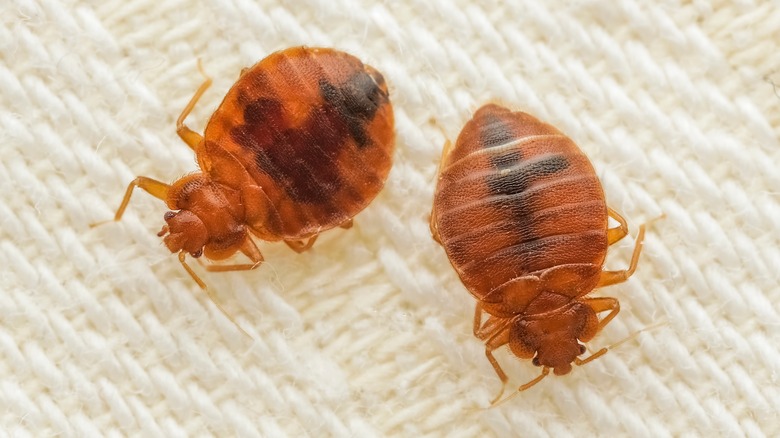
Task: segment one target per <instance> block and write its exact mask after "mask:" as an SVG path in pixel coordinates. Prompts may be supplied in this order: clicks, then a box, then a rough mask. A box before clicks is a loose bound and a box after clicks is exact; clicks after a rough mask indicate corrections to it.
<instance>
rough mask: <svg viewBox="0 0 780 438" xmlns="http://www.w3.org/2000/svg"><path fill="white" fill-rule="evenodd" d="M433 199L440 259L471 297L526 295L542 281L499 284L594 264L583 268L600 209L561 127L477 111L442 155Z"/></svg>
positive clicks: (492, 108)
mask: <svg viewBox="0 0 780 438" xmlns="http://www.w3.org/2000/svg"><path fill="white" fill-rule="evenodd" d="M434 206H435V209H434V211H435V217H434V220H435V222H436V225H437V228H438V232H439V235H440V238H441V242H442V245H443V246H444V248H445V250H446V252H447V255H448V256H449V258H450V261H451V262H452V264H453V266H454V267H455V269H456V271H457V272H458V274H459V275H460V278H461V280H462V281H463V283H464V284H465V285H466V287H467V288H468V289H469V290H470V291H471V293H472V294H473V295H474V296H475V297H476V298H478V299H481V300H482V299H486V298H488V300H489V301H496V302H497V301H502V300H503V301H507V300H506V299H503V298H502V299H499V298H497V296H496V295H495V294H501V293H521V294H522V293H526V294H533V295H534V296H535V295H538V294H539V293H540V292H541V291H543V290H544V284H542V287H541V288H539V289H529V288H526V289H522V288H521V289H519V290H518V289H517V288H508V286H507V285H510V284H512V283H513V280H515V284H516V283H517V281H516V280H517V279H518V278H520V277H524V276H528V275H533V276H537V277H538V276H540V275H542V273H544V272H545V271H546V270H549V269H550V268H554V267H560V266H562V265H570V264H578V265H581V266H582V265H592V266H597V267H598V269H596V270H590V269H589V270H588V274H585V275H588V276H593V274H591V273H590V272H597V271H598V270H599V269H600V267H601V265H602V264H603V262H604V257H605V254H606V247H607V241H606V230H607V209H606V204H605V201H604V193H603V190H602V188H601V184H600V182H599V181H598V179H597V177H596V174H595V171H594V170H593V167H592V165H591V164H590V162H589V161H588V159H587V157H585V155H584V154H583V153H582V152H581V151H580V150H579V149H578V148H577V146H576V145H575V144H574V143H573V142H572V141H571V140H570V139H569V138H568V137H566V136H564V135H563V134H561V133H560V132H559V131H558V130H557V129H555V128H553V127H552V126H550V125H547V124H545V123H542V122H540V121H539V120H537V119H536V118H534V117H532V116H530V115H528V114H525V113H521V112H515V113H513V112H510V111H509V110H507V109H505V108H502V107H499V106H497V105H487V106H484V107H482V108H481V109H480V110H478V111H477V113H476V114H475V115H474V117H473V118H472V119H471V120H470V121H469V122H468V123H467V124H466V126H465V127H464V128H463V131H462V132H461V134H460V136H459V137H458V140H457V142H456V144H455V146H454V147H453V149H452V150H451V152H450V153H449V155H448V157H446V158H445V159H444V161H443V162H442V168H441V170H440V179H439V183H438V188H437V193H436V198H435V201H434ZM559 269H560V268H559ZM578 272H582V270H581V269H580V271H578ZM572 275H583V274H579V273H578V274H572ZM589 280H593V279H592V278H591V279H589ZM590 287H591V288H592V286H590ZM510 289H511V290H510ZM556 293H559V292H557V291H556ZM534 296H526V297H515V298H512V300H511V301H517V302H523V303H528V302H530V301H532V300H533V298H534Z"/></svg>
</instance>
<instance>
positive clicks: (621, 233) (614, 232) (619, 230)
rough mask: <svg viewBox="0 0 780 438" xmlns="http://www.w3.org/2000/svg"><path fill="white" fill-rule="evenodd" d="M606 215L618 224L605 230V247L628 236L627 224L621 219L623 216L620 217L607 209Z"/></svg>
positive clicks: (610, 209)
mask: <svg viewBox="0 0 780 438" xmlns="http://www.w3.org/2000/svg"><path fill="white" fill-rule="evenodd" d="M607 213H608V214H609V217H611V218H612V219H615V220H616V221H618V223H619V224H620V225H619V226H617V227H615V228H610V229H608V230H607V245H612V244H613V243H615V242H617V241H618V240H620V239H622V238H624V237H626V235H627V234H628V224H627V223H626V220H625V218H623V216H621V215H620V214H619V213H618V212H616V211H615V210H613V209H612V208H610V207H607Z"/></svg>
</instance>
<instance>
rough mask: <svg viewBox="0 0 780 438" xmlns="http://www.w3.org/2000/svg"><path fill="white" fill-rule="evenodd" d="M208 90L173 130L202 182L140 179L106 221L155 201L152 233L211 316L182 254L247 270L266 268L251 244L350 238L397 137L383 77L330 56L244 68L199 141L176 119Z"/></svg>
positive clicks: (302, 246) (306, 51)
mask: <svg viewBox="0 0 780 438" xmlns="http://www.w3.org/2000/svg"><path fill="white" fill-rule="evenodd" d="M210 85H211V80H210V79H208V78H207V79H206V81H205V82H204V83H203V84H202V85H201V86H200V88H199V89H198V90H197V92H196V93H195V96H194V97H193V98H192V99H191V100H190V102H189V104H187V106H186V108H185V109H184V111H183V112H182V113H181V115H180V116H179V119H178V120H177V123H176V131H177V133H178V134H179V136H180V137H181V138H182V140H184V142H185V143H187V145H188V146H189V147H190V148H192V150H193V151H194V152H195V155H196V156H197V160H198V164H199V166H200V172H195V173H191V174H189V175H186V176H184V177H183V178H181V179H179V180H177V181H175V182H174V183H173V184H170V185H169V184H166V183H164V182H160V181H156V180H154V179H151V178H147V177H143V176H139V177H137V178H136V179H135V180H133V181H132V182H131V183H130V185H129V186H128V187H127V191H126V193H125V197H124V199H123V200H122V204H121V205H120V207H119V209H118V210H117V212H116V215H115V217H114V220H119V219H120V218H121V217H122V214H123V213H124V211H125V208H126V207H127V204H128V202H129V200H130V196H131V194H132V192H133V189H134V188H135V187H139V188H141V189H143V190H145V191H146V192H148V193H150V194H151V195H153V196H154V197H156V198H159V199H161V200H163V201H164V202H165V203H166V204H167V206H168V208H169V209H170V211H168V212H167V213H165V216H164V219H165V222H166V224H165V225H164V226H163V228H162V231H160V233H159V235H160V236H161V237H162V238H163V241H164V242H165V245H166V246H167V247H168V249H169V250H170V251H171V252H173V253H178V256H179V260H180V262H181V264H182V265H183V266H184V268H185V269H186V270H187V272H189V274H190V275H191V276H192V278H193V279H194V280H195V281H196V282H197V283H198V284H199V285H200V286H201V287H202V288H203V289H205V290H206V291H207V293H208V294H209V297H210V298H211V299H212V301H214V303H215V304H217V305H218V306H219V304H218V303H217V301H216V299H215V297H214V296H213V295H212V294H211V293H210V292H209V291H208V289H207V288H206V285H205V283H204V282H203V281H202V280H201V279H200V278H198V276H197V275H196V274H195V273H194V272H193V271H192V269H191V268H190V267H189V266H188V265H187V263H186V262H185V257H186V255H188V254H189V255H190V256H192V257H195V258H198V257H201V256H204V257H205V258H207V259H211V260H224V259H226V258H228V257H230V256H232V255H233V254H235V253H236V252H241V253H243V254H244V255H245V256H246V257H248V258H249V261H250V263H247V264H232V265H220V264H207V265H206V269H207V270H209V271H231V270H245V269H253V268H255V267H257V266H258V265H260V263H261V262H262V261H263V256H262V255H261V253H260V251H259V249H258V248H257V246H256V245H255V243H254V240H253V237H256V238H259V239H262V240H267V241H279V240H282V241H284V242H285V243H286V244H287V245H289V246H290V247H291V248H292V249H294V250H295V251H297V252H302V251H305V250H307V249H309V248H310V247H311V246H312V244H313V243H314V240H315V239H316V238H317V236H318V235H319V234H320V233H321V232H323V231H325V230H328V229H330V228H334V227H337V226H341V227H343V228H348V227H349V226H351V224H352V218H353V217H354V216H355V215H356V214H357V213H358V212H360V211H361V210H363V209H364V208H366V206H368V204H369V203H370V202H371V201H372V200H373V199H374V198H375V197H376V196H377V194H378V193H379V191H380V190H381V189H382V187H383V185H384V182H385V179H386V178H387V175H388V173H389V171H390V168H391V165H392V156H393V150H394V130H393V109H392V106H391V104H390V99H389V95H388V90H387V85H386V83H385V80H384V78H383V77H382V75H381V74H380V73H379V72H378V71H376V70H375V69H373V68H372V67H370V66H368V65H364V64H363V63H362V62H361V61H360V60H358V59H357V58H355V57H353V56H351V55H349V54H347V53H344V52H340V51H337V50H333V49H323V48H306V47H294V48H290V49H286V50H282V51H279V52H276V53H273V54H271V55H270V56H268V57H266V58H265V59H263V60H261V61H260V62H258V63H257V64H255V65H254V66H252V67H250V68H247V69H244V70H243V71H242V72H241V76H240V78H239V79H238V81H237V82H236V83H235V84H234V85H233V87H232V88H231V89H230V91H228V93H227V95H226V96H225V98H224V100H223V101H222V104H221V105H220V106H219V108H217V110H216V111H215V112H214V114H213V115H212V116H211V119H210V120H209V122H208V125H207V126H206V129H205V132H204V134H203V135H202V136H201V135H200V134H198V133H196V132H194V131H192V130H190V129H189V128H188V127H187V126H185V125H184V119H185V118H186V117H187V115H188V114H189V113H190V111H191V110H192V108H193V107H194V106H195V104H196V103H197V101H198V99H200V97H201V96H202V95H203V93H204V92H205V91H206V89H207V88H208V87H209V86H210ZM220 310H222V308H221V307H220ZM222 311H223V313H225V315H226V316H228V318H230V316H229V315H228V314H227V313H226V312H224V310H222ZM230 319H231V320H232V318H230Z"/></svg>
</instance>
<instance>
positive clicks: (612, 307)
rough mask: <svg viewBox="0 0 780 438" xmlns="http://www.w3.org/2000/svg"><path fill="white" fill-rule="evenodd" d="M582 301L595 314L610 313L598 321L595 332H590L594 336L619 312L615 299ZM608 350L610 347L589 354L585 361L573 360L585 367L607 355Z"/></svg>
mask: <svg viewBox="0 0 780 438" xmlns="http://www.w3.org/2000/svg"><path fill="white" fill-rule="evenodd" d="M582 301H583V302H584V303H585V304H587V305H588V306H589V307H590V308H591V309H593V311H594V312H595V313H601V312H606V311H607V310H609V311H610V312H609V313H608V314H607V316H605V317H604V318H602V319H601V321H599V324H598V326H597V327H596V330H595V331H593V332H592V333H593V334H594V335H595V334H596V333H598V332H600V331H601V329H603V328H604V327H605V326H606V325H607V324H609V322H610V321H612V319H613V318H614V317H615V316H617V314H618V312H620V302H619V301H618V300H616V299H615V298H611V297H598V298H585V299H584V300H582ZM591 337H592V336H591ZM583 341H584V342H586V341H588V339H584V340H583ZM610 348H612V347H611V346H610V347H606V348H602V349H601V350H599V351H597V352H595V353H593V354H591V355H590V356H588V357H586V358H585V359H580V358H579V357H578V358H576V359H574V363H575V364H576V365H579V366H582V365H585V364H586V363H588V362H590V361H593V360H595V359H598V358H600V357H601V356H603V355H605V354H607V351H609V349H610Z"/></svg>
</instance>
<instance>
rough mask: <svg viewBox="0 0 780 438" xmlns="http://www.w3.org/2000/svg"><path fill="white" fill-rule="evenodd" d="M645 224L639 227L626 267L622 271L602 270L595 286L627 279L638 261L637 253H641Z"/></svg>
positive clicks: (634, 269)
mask: <svg viewBox="0 0 780 438" xmlns="http://www.w3.org/2000/svg"><path fill="white" fill-rule="evenodd" d="M645 226H646V224H642V225H641V226H640V227H639V235H637V237H636V243H635V244H634V254H633V255H632V256H631V263H630V264H629V265H628V269H624V270H622V271H602V272H601V276H600V277H599V282H598V284H597V285H596V287H597V288H598V287H604V286H609V285H612V284H617V283H622V282H624V281H626V280H628V278H629V277H631V275H632V274H633V273H634V271H636V265H637V263H638V262H639V255H640V254H641V253H642V242H643V241H644V240H645Z"/></svg>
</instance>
